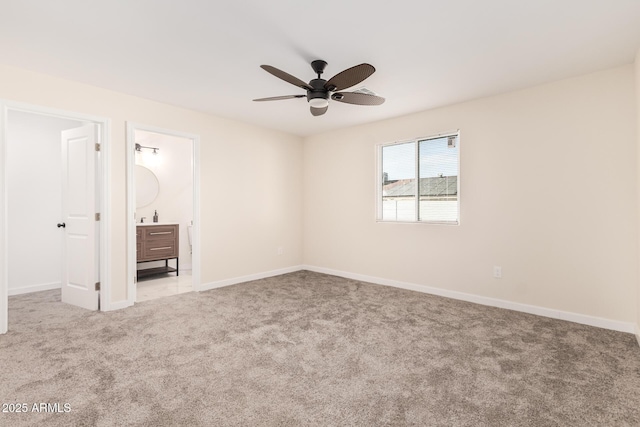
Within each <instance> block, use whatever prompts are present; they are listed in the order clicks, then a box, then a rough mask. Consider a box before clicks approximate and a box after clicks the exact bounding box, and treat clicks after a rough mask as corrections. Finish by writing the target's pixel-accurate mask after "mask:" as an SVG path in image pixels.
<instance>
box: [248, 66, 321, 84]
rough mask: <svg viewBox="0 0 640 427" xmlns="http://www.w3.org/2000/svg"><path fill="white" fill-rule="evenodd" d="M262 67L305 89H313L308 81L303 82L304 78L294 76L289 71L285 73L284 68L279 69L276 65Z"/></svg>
mask: <svg viewBox="0 0 640 427" xmlns="http://www.w3.org/2000/svg"><path fill="white" fill-rule="evenodd" d="M260 68H262V69H263V70H265V71H266V72H268V73H271V74H273V75H274V76H276V77H277V78H279V79H282V80H284V81H285V82H287V83H291V84H292V85H294V86H298V87H301V88H302V89H304V90H311V89H313V88H312V87H311V86H309V84H308V83H305V82H303V81H302V80H300V79H299V78H297V77H293V76H292V75H291V74H289V73H285V72H284V71H282V70H278V69H277V68H276V67H272V66H271V65H261V66H260Z"/></svg>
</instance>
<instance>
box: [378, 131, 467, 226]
mask: <svg viewBox="0 0 640 427" xmlns="http://www.w3.org/2000/svg"><path fill="white" fill-rule="evenodd" d="M449 136H455V137H457V140H456V150H457V153H456V154H457V159H458V165H457V166H458V179H457V183H456V184H457V197H458V203H457V209H458V212H457V214H458V215H457V217H458V220H457V221H420V219H419V218H420V195H419V194H418V193H419V192H420V186H419V185H416V220H415V221H395V220H385V219H382V209H383V206H382V180H383V170H382V160H383V159H382V149H383V148H384V147H389V146H393V145H399V144H407V143H414V144H415V150H416V156H415V157H416V160H415V161H416V173H418V174H419V171H420V156H419V149H420V141H425V140H430V139H439V138H446V137H449ZM460 175H461V172H460V130H459V129H458V130H455V131H451V132H443V133H439V134H435V135H430V136H421V137H417V138H411V139H405V140H402V141H394V142H383V143H379V144H376V179H375V183H376V193H375V194H376V222H378V223H383V224H428V225H434V224H435V225H460V221H461V220H460V211H461V209H460V204H461V198H460ZM416 179H418V180H419V179H420V177H419V176H416Z"/></svg>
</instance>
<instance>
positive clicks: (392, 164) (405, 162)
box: [379, 134, 459, 223]
mask: <svg viewBox="0 0 640 427" xmlns="http://www.w3.org/2000/svg"><path fill="white" fill-rule="evenodd" d="M381 150H382V153H381V154H382V155H381V158H382V177H381V178H382V183H381V185H382V192H381V195H382V200H381V209H379V219H380V220H382V221H408V222H412V221H427V222H446V223H457V222H458V211H459V209H458V136H457V134H455V135H446V136H441V137H437V138H427V139H420V140H415V141H410V142H405V143H399V144H389V145H383V146H382V147H381ZM416 159H418V161H416ZM416 177H419V179H416ZM416 183H418V185H416Z"/></svg>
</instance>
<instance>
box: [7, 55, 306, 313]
mask: <svg viewBox="0 0 640 427" xmlns="http://www.w3.org/2000/svg"><path fill="white" fill-rule="evenodd" d="M0 98H2V99H5V100H11V101H18V102H24V103H29V104H35V105H39V106H46V107H52V108H57V109H63V110H68V111H73V112H78V113H83V114H89V115H95V116H101V117H107V118H111V120H112V122H111V123H112V129H111V136H112V141H111V142H112V150H111V153H112V158H111V182H110V186H111V191H112V195H111V202H112V206H111V208H112V218H111V224H110V225H111V230H112V233H111V236H109V238H110V240H111V259H112V268H111V276H112V302H118V301H122V300H125V299H126V298H127V295H126V288H127V287H126V262H127V256H126V253H127V250H126V249H127V243H126V232H127V231H126V230H127V228H126V164H125V161H126V156H125V123H126V121H132V122H136V123H142V124H146V125H151V126H158V127H161V128H166V129H172V130H177V131H182V132H187V133H191V134H197V135H200V137H201V219H202V224H201V232H202V240H201V241H202V275H201V276H202V277H201V280H202V283H209V282H214V281H218V280H224V279H229V278H235V277H239V276H244V275H249V274H255V273H262V272H266V271H271V270H276V269H280V268H286V267H290V266H297V265H299V264H301V261H302V259H301V252H302V250H301V245H302V234H301V232H302V214H301V206H302V184H301V182H302V166H301V159H302V144H301V139H300V138H298V137H295V136H291V135H287V134H284V133H281V132H276V131H271V130H267V129H262V128H258V127H255V126H250V125H246V124H243V123H239V122H236V121H231V120H225V119H221V118H218V117H215V116H211V115H208V114H203V113H198V112H194V111H191V110H187V109H183V108H177V107H173V106H170V105H166V104H161V103H158V102H153V101H149V100H145V99H141V98H137V97H133V96H128V95H124V94H121V93H116V92H113V91H109V90H104V89H100V88H97V87H93V86H88V85H84V84H80V83H76V82H72V81H67V80H62V79H57V78H54V77H50V76H46V75H42V74H38V73H32V72H29V71H25V70H20V69H17V68H13V67H7V66H0ZM278 246H282V247H284V254H283V255H280V256H278V255H277V254H276V248H277V247H278Z"/></svg>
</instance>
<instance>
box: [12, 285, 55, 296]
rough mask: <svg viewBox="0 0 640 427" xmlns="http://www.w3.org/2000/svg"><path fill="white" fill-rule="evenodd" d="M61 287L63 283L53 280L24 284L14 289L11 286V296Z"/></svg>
mask: <svg viewBox="0 0 640 427" xmlns="http://www.w3.org/2000/svg"><path fill="white" fill-rule="evenodd" d="M61 287H62V283H60V282H52V283H41V284H39V285H31V286H24V287H22V288H13V289H11V288H9V296H13V295H21V294H30V293H31V292H40V291H50V290H52V289H60V288H61Z"/></svg>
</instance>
